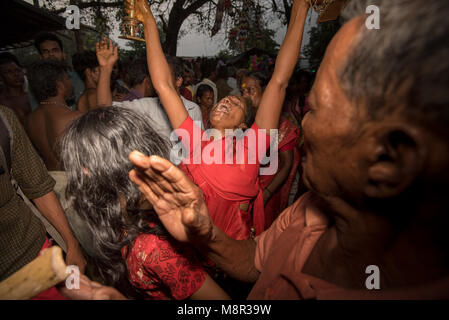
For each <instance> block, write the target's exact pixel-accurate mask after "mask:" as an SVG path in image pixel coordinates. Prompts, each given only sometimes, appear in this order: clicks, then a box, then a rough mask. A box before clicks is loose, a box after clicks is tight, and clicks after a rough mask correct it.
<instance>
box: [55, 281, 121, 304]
mask: <svg viewBox="0 0 449 320" xmlns="http://www.w3.org/2000/svg"><path fill="white" fill-rule="evenodd" d="M58 289H59V292H60V293H61V294H62V295H63V296H65V297H66V298H68V299H71V300H126V297H125V296H124V295H123V294H121V293H120V292H119V291H118V290H117V289H115V288H113V287H107V286H103V285H102V284H100V283H98V282H95V281H92V280H90V279H89V278H88V277H86V276H85V275H81V276H80V286H79V289H68V288H67V287H66V286H65V285H64V283H61V285H60V286H59V287H58Z"/></svg>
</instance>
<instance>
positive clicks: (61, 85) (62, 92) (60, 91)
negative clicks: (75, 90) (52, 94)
mask: <svg viewBox="0 0 449 320" xmlns="http://www.w3.org/2000/svg"><path fill="white" fill-rule="evenodd" d="M56 91H57V92H58V96H59V95H62V96H64V95H65V91H66V88H65V85H64V82H63V81H61V80H57V81H56Z"/></svg>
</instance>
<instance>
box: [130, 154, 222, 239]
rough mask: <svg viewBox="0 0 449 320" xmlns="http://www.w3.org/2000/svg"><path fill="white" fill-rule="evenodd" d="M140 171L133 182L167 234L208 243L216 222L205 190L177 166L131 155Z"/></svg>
mask: <svg viewBox="0 0 449 320" xmlns="http://www.w3.org/2000/svg"><path fill="white" fill-rule="evenodd" d="M130 160H131V162H132V163H133V164H134V165H135V166H136V167H137V168H138V169H139V170H138V171H137V170H132V171H131V172H130V179H131V180H132V181H133V182H134V183H135V184H136V185H137V186H138V187H139V190H140V191H141V192H142V193H143V194H144V195H145V197H146V199H147V200H148V201H149V202H151V204H152V205H153V208H154V209H155V211H156V213H157V214H158V216H159V219H160V220H161V222H162V223H163V224H164V226H165V228H166V229H167V231H168V232H169V233H170V234H171V235H172V236H173V237H174V238H176V239H177V240H178V241H193V242H195V241H203V240H204V241H207V240H208V239H210V237H211V233H212V229H213V228H212V222H211V219H210V217H209V214H208V211H207V207H206V204H205V202H204V199H203V195H202V192H201V190H200V189H199V188H198V187H197V186H196V185H195V184H194V183H193V182H192V181H190V180H189V178H188V177H187V176H186V175H185V174H184V173H183V172H182V171H181V170H180V169H179V168H177V167H176V166H174V165H173V164H172V163H171V162H169V161H168V160H166V159H162V158H159V157H156V156H152V157H146V156H138V154H137V153H136V152H133V153H131V155H130Z"/></svg>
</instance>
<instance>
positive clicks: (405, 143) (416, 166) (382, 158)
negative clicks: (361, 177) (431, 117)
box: [364, 124, 427, 198]
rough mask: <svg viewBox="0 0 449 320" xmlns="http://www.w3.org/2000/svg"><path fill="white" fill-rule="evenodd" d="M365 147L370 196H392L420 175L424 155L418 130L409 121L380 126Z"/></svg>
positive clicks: (425, 150)
mask: <svg viewBox="0 0 449 320" xmlns="http://www.w3.org/2000/svg"><path fill="white" fill-rule="evenodd" d="M366 147H367V148H368V149H369V150H368V153H369V161H370V164H369V167H368V181H367V183H366V185H365V188H364V189H365V190H364V192H365V194H366V195H367V196H368V197H370V198H391V197H395V196H397V195H399V194H401V193H402V192H403V191H404V190H406V189H407V188H408V187H409V186H411V185H412V184H413V182H414V181H415V179H416V178H417V177H418V176H419V174H420V172H421V170H422V169H423V165H424V162H425V157H426V155H427V148H426V146H425V144H424V143H423V140H422V134H421V133H420V130H419V129H417V128H415V127H413V126H410V125H405V124H404V125H402V124H401V125H390V124H387V125H383V126H381V127H379V128H378V129H377V130H376V131H375V133H374V135H373V137H372V139H370V140H369V142H368V143H367V145H366Z"/></svg>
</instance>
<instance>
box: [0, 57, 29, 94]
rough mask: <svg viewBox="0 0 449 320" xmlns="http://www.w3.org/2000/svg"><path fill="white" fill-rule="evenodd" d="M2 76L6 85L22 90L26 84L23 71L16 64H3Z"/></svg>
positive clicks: (0, 71)
mask: <svg viewBox="0 0 449 320" xmlns="http://www.w3.org/2000/svg"><path fill="white" fill-rule="evenodd" d="M0 75H1V77H2V79H3V82H4V83H5V85H7V86H9V87H14V88H20V87H22V86H23V83H24V81H25V80H24V73H23V69H22V68H20V67H19V66H18V65H17V64H15V63H14V62H9V63H5V64H2V65H1V66H0Z"/></svg>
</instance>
